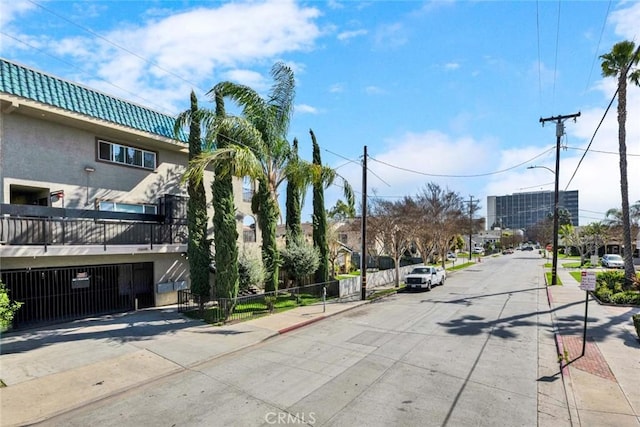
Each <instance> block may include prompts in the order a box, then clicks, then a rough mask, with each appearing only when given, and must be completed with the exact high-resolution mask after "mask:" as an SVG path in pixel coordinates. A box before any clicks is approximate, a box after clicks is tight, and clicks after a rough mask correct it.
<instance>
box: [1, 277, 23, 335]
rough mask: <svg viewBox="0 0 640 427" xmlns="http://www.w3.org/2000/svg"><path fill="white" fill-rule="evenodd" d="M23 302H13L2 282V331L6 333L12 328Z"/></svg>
mask: <svg viewBox="0 0 640 427" xmlns="http://www.w3.org/2000/svg"><path fill="white" fill-rule="evenodd" d="M22 304H23V303H21V302H18V301H11V299H10V298H9V290H8V289H7V287H6V286H5V284H4V283H2V281H1V280H0V331H5V330H7V329H9V327H11V324H12V323H13V316H15V314H16V311H18V310H19V309H20V307H22Z"/></svg>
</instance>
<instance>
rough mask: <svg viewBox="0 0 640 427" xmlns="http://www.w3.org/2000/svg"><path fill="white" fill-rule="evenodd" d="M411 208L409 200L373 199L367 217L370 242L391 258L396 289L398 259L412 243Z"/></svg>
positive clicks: (412, 210)
mask: <svg viewBox="0 0 640 427" xmlns="http://www.w3.org/2000/svg"><path fill="white" fill-rule="evenodd" d="M413 207H414V205H413V203H412V201H411V200H410V199H409V198H405V199H403V200H399V201H396V202H392V201H389V200H383V199H374V200H372V201H371V206H370V208H369V215H368V216H367V229H368V230H369V233H370V235H371V236H372V239H371V240H372V241H375V242H376V243H377V246H378V247H380V248H381V249H382V250H381V252H382V253H383V254H385V255H389V256H390V257H391V258H393V261H394V266H395V286H396V287H398V286H400V259H401V258H402V256H403V255H404V254H405V253H406V252H407V251H408V250H409V248H410V247H411V245H412V243H413V240H412V234H413V233H412V231H413V230H414V220H415V217H414V218H412V213H415V209H413Z"/></svg>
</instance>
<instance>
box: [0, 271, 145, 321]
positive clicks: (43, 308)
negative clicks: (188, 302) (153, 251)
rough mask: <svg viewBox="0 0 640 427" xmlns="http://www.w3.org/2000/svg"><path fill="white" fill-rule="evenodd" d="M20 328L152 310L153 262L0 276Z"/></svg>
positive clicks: (3, 274)
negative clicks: (15, 304) (17, 304)
mask: <svg viewBox="0 0 640 427" xmlns="http://www.w3.org/2000/svg"><path fill="white" fill-rule="evenodd" d="M0 276H1V277H2V282H3V283H4V284H5V285H6V286H7V288H8V289H9V297H10V298H11V299H12V300H15V301H19V302H22V303H23V305H22V307H20V309H19V310H18V311H17V312H16V315H15V317H14V320H13V328H14V329H23V328H29V327H34V326H38V325H43V324H47V323H55V322H61V321H66V320H72V319H78V318H83V317H88V316H94V315H100V314H106V313H114V312H122V311H128V310H132V309H134V308H135V305H136V300H137V302H138V307H139V308H143V307H149V306H153V305H154V292H153V263H152V262H146V263H135V264H110V265H94V266H79V267H52V268H42V269H26V270H9V271H2V272H0Z"/></svg>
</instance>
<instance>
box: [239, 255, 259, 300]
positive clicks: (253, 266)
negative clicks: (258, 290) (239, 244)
mask: <svg viewBox="0 0 640 427" xmlns="http://www.w3.org/2000/svg"><path fill="white" fill-rule="evenodd" d="M238 274H239V280H240V290H242V291H244V290H247V289H248V288H249V287H250V286H258V285H259V284H261V283H262V281H263V280H264V268H263V267H262V261H261V260H260V259H258V258H250V257H248V256H247V255H245V254H244V253H243V254H242V255H240V257H239V258H238Z"/></svg>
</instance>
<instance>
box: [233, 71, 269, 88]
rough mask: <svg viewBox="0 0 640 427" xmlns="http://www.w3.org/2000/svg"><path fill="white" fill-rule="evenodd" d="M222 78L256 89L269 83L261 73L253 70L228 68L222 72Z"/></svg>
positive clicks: (266, 86) (267, 85)
mask: <svg viewBox="0 0 640 427" xmlns="http://www.w3.org/2000/svg"><path fill="white" fill-rule="evenodd" d="M223 78H224V79H225V80H230V81H233V82H236V83H239V84H242V85H245V86H249V87H251V88H253V89H254V90H257V91H260V90H264V89H266V88H268V87H269V84H270V83H269V82H268V81H267V79H265V77H264V76H263V75H262V74H260V73H258V72H256V71H253V70H229V71H226V72H225V73H224V74H223Z"/></svg>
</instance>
